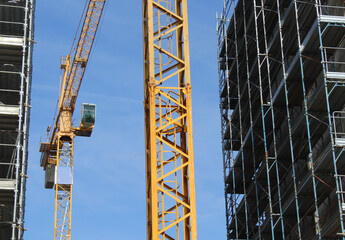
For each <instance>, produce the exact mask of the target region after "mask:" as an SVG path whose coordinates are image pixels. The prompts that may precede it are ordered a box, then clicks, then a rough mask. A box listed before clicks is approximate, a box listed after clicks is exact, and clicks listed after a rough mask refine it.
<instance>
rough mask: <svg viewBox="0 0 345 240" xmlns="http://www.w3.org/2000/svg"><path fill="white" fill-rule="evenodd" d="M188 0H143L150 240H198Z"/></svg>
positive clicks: (147, 190) (148, 236) (148, 233)
mask: <svg viewBox="0 0 345 240" xmlns="http://www.w3.org/2000/svg"><path fill="white" fill-rule="evenodd" d="M187 19H188V14H187V1H186V0H177V1H171V0H164V1H163V0H155V1H153V0H143V27H144V30H143V33H144V90H145V91H144V97H145V100H144V105H145V133H146V144H145V145H146V194H147V239H148V240H158V239H170V240H172V239H176V240H177V239H185V240H196V239H197V232H196V211H195V183H194V158H193V130H192V129H193V128H192V106H191V83H190V63H189V39H188V38H189V37H188V21H187Z"/></svg>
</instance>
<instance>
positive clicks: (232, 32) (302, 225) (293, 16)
mask: <svg viewBox="0 0 345 240" xmlns="http://www.w3.org/2000/svg"><path fill="white" fill-rule="evenodd" d="M217 33H218V66H219V95H220V112H221V134H222V149H223V163H224V183H225V198H226V201H225V202H226V227H227V229H226V230H227V239H265V240H266V239H279V240H281V239H283V240H284V239H289V240H293V239H303V240H308V239H319V240H321V239H345V228H344V227H345V226H344V213H345V188H344V187H345V166H344V164H345V154H344V152H345V151H344V150H345V148H344V147H345V98H344V95H345V40H344V36H345V5H344V1H343V0H252V1H249V0H225V1H224V9H223V12H222V14H221V15H220V16H219V17H218V27H217Z"/></svg>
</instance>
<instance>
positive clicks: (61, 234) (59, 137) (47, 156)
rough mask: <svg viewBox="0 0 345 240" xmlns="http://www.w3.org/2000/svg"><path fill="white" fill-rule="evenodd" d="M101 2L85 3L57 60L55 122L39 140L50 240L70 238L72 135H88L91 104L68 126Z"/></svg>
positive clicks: (84, 106) (87, 58)
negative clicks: (74, 38)
mask: <svg viewBox="0 0 345 240" xmlns="http://www.w3.org/2000/svg"><path fill="white" fill-rule="evenodd" d="M105 2H106V1H105V0H88V1H87V2H86V4H87V8H86V11H85V16H84V21H83V22H82V28H81V31H80V35H79V40H78V42H77V43H76V44H75V45H74V44H73V45H72V50H71V52H70V54H69V55H68V56H67V57H62V59H61V69H62V75H61V89H60V96H59V102H58V111H57V115H56V116H55V118H54V119H55V120H54V121H55V125H54V126H53V127H51V126H48V128H47V141H46V142H41V145H40V149H39V151H40V152H42V155H41V167H43V168H44V171H45V176H46V177H45V187H46V188H53V187H54V189H55V214H54V219H55V221H54V240H56V239H59V240H69V239H71V215H72V185H73V145H74V144H73V143H74V137H75V136H87V137H89V136H90V135H91V133H92V129H93V126H94V122H95V111H96V109H95V105H93V104H83V105H82V109H81V111H82V114H81V119H80V125H79V127H75V126H73V125H72V117H73V113H74V109H75V103H76V100H77V97H78V93H79V89H80V86H81V82H82V80H83V76H84V73H85V69H86V66H87V63H88V60H89V57H90V53H91V50H92V46H93V43H94V40H95V36H96V32H97V29H98V26H99V23H100V19H101V16H102V13H103V9H104V5H105ZM77 33H78V31H77Z"/></svg>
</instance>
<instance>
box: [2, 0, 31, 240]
mask: <svg viewBox="0 0 345 240" xmlns="http://www.w3.org/2000/svg"><path fill="white" fill-rule="evenodd" d="M34 11H35V1H34V0H26V1H20V2H10V1H3V2H2V3H1V4H0V13H1V14H0V56H1V57H0V79H1V81H0V193H1V197H0V202H1V204H0V218H1V220H2V228H1V230H0V238H3V239H12V240H19V239H22V238H23V234H24V231H25V228H24V213H25V191H26V178H27V160H28V136H29V122H30V108H31V106H30V100H31V98H30V94H31V74H32V50H33V42H34V41H33V38H34ZM6 224H8V227H7V226H6Z"/></svg>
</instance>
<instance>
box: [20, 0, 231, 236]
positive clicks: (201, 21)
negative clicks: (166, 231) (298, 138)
mask: <svg viewBox="0 0 345 240" xmlns="http://www.w3.org/2000/svg"><path fill="white" fill-rule="evenodd" d="M222 2H223V1H222V0H212V1H209V0H198V1H191V0H190V1H189V2H188V7H189V31H190V32H189V34H190V55H191V79H192V86H193V98H192V102H193V124H194V152H195V176H196V197H197V199H196V201H197V202H196V203H197V224H198V239H199V240H206V239H207V240H210V239H226V236H225V211H224V193H223V189H224V186H223V173H222V155H221V140H220V120H219V115H220V114H219V107H218V106H219V103H218V99H219V98H218V74H217V56H216V53H217V49H216V11H220V10H221V9H222ZM84 3H85V0H73V1H71V0H59V1H44V0H43V1H37V5H36V25H35V41H36V42H37V44H36V45H35V48H34V59H33V60H34V61H33V63H34V71H33V83H32V102H31V103H32V104H31V105H32V111H31V125H30V139H29V141H30V143H29V167H28V175H29V179H28V183H27V195H26V197H27V200H26V213H25V228H27V231H26V233H25V235H24V239H25V240H37V239H53V223H54V216H53V214H54V191H53V190H47V189H44V172H43V170H42V168H40V167H39V160H40V153H39V152H38V148H39V143H40V137H41V136H44V135H45V131H46V127H47V126H48V125H50V124H51V122H52V118H53V115H54V112H55V106H56V102H57V98H58V87H59V76H60V68H59V65H60V57H61V56H63V55H66V54H67V53H68V52H69V49H70V47H71V44H72V40H73V37H74V34H75V31H76V29H77V25H78V22H79V19H80V15H81V11H82V8H83V7H84ZM141 5H142V1H139V0H137V1H128V0H122V1H111V0H108V3H107V6H106V10H105V15H104V18H103V21H102V25H101V28H100V30H99V32H98V36H97V39H96V44H95V48H94V51H93V54H92V57H91V59H90V62H89V64H88V68H87V70H86V74H85V76H84V80H83V84H82V87H81V90H80V94H79V97H78V102H77V106H80V105H81V103H83V102H86V103H95V104H97V118H96V125H95V128H94V132H93V134H92V136H91V138H82V137H77V138H76V139H75V154H74V190H73V214H72V239H73V240H94V239H114V240H143V239H146V209H145V207H146V206H145V155H144V153H145V152H144V146H145V142H144V140H145V139H144V111H143V110H144V109H143V55H142V52H143V51H142V12H141V11H142V10H141ZM74 119H75V122H76V123H77V121H78V120H79V109H77V110H76V111H75V114H74Z"/></svg>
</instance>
